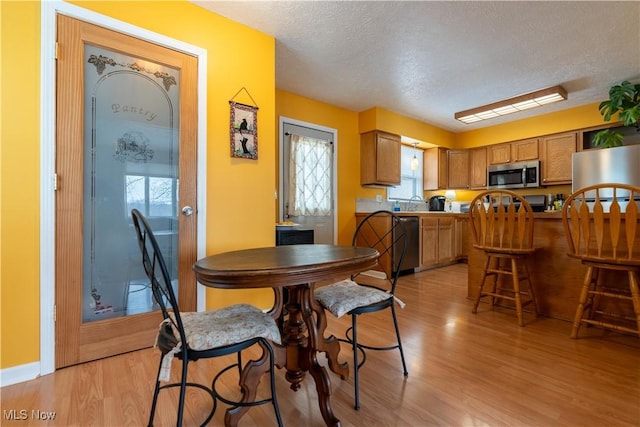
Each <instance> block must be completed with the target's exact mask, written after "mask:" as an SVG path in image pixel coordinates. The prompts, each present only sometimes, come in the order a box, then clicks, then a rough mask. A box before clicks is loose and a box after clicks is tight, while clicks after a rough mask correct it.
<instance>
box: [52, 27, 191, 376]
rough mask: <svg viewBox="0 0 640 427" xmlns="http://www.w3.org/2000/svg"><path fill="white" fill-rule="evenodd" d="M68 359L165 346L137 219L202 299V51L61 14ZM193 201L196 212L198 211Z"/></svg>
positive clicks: (62, 319)
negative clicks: (198, 274) (134, 212)
mask: <svg viewBox="0 0 640 427" xmlns="http://www.w3.org/2000/svg"><path fill="white" fill-rule="evenodd" d="M57 41H58V53H57V76H56V79H57V81H56V85H57V94H56V127H57V130H56V174H57V189H56V275H55V280H56V292H55V293H56V297H55V299H56V302H55V304H56V327H55V333H56V351H55V357H56V363H55V365H56V368H60V367H64V366H69V365H73V364H77V363H81V362H86V361H89V360H95V359H99V358H103V357H107V356H111V355H114V354H120V353H123V352H127V351H132V350H136V349H140V348H144V347H150V346H152V345H153V344H154V337H155V333H156V331H157V328H158V325H159V323H160V321H161V315H160V312H159V311H158V310H157V306H156V305H155V304H154V301H153V297H152V293H151V289H150V287H149V283H148V281H147V279H146V277H145V275H144V270H142V267H141V256H140V252H139V249H138V246H137V241H136V238H135V232H134V229H133V225H132V221H131V215H130V212H131V209H132V208H137V209H139V210H140V211H141V212H143V214H145V216H146V217H147V218H148V219H149V221H150V223H151V224H152V227H153V228H154V232H155V233H156V236H157V237H158V240H159V241H160V242H161V245H162V251H163V254H164V256H165V258H166V260H167V263H168V264H169V265H170V269H171V273H172V278H173V279H174V286H177V290H178V292H177V293H178V299H179V303H180V305H181V309H182V310H185V311H193V310H195V307H196V280H195V275H194V273H193V271H192V269H191V266H192V265H193V263H194V262H195V260H196V231H197V230H196V223H197V221H196V214H195V213H196V212H197V207H196V174H197V172H196V169H197V168H196V161H197V158H196V153H197V150H196V148H197V147H196V145H197V138H196V130H197V121H198V117H197V59H196V58H195V57H192V56H189V55H186V54H183V53H180V52H177V51H174V50H171V49H168V48H165V47H162V46H158V45H156V44H153V43H150V42H146V41H142V40H139V39H136V38H133V37H130V36H127V35H124V34H121V33H117V32H114V31H111V30H108V29H105V28H102V27H98V26H95V25H91V24H88V23H86V22H83V21H79V20H76V19H72V18H69V17H66V16H63V15H58V17H57ZM188 208H192V211H191V212H193V214H190V213H189V209H188Z"/></svg>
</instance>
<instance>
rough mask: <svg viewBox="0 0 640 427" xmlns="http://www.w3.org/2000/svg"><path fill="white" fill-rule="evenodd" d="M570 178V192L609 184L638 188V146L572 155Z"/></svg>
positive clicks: (639, 179) (639, 149)
mask: <svg viewBox="0 0 640 427" xmlns="http://www.w3.org/2000/svg"><path fill="white" fill-rule="evenodd" d="M572 177H573V181H572V187H571V190H572V192H574V191H576V190H578V189H580V188H583V187H587V186H589V185H595V184H601V183H609V182H612V183H622V184H630V185H636V186H639V187H640V144H637V145H625V146H622V147H614V148H604V149H597V150H587V151H580V152H577V153H574V154H573V161H572Z"/></svg>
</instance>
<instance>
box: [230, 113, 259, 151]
mask: <svg viewBox="0 0 640 427" xmlns="http://www.w3.org/2000/svg"><path fill="white" fill-rule="evenodd" d="M229 104H230V106H231V121H230V136H231V157H241V158H244V159H253V160H257V159H258V107H254V106H251V105H245V104H239V103H237V102H234V101H229Z"/></svg>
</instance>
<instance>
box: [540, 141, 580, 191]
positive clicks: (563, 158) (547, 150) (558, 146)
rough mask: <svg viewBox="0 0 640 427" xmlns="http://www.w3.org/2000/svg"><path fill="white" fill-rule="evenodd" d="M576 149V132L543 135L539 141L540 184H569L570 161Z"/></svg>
mask: <svg viewBox="0 0 640 427" xmlns="http://www.w3.org/2000/svg"><path fill="white" fill-rule="evenodd" d="M576 149H577V133H576V132H568V133H562V134H557V135H549V136H546V137H543V138H542V140H541V141H540V154H541V155H540V168H541V169H542V171H541V175H540V179H541V181H542V185H560V184H571V178H572V177H571V161H572V157H573V153H575V152H576Z"/></svg>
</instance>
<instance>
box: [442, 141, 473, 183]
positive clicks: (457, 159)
mask: <svg viewBox="0 0 640 427" xmlns="http://www.w3.org/2000/svg"><path fill="white" fill-rule="evenodd" d="M447 168H448V170H449V173H448V182H447V188H464V189H467V188H469V150H448V152H447Z"/></svg>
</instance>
